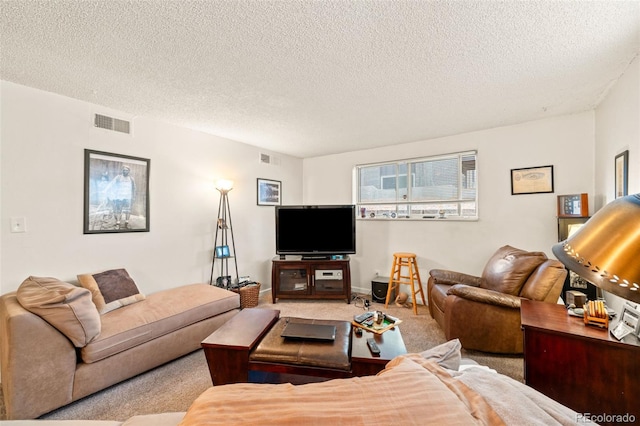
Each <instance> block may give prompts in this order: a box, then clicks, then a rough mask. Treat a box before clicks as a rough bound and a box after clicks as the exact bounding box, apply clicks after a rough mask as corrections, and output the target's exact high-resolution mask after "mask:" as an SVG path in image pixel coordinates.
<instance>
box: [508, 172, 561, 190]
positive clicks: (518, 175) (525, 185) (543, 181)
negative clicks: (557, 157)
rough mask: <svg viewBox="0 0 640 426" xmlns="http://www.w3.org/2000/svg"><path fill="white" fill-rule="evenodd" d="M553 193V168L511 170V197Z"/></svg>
mask: <svg viewBox="0 0 640 426" xmlns="http://www.w3.org/2000/svg"><path fill="white" fill-rule="evenodd" d="M547 192H553V166H541V167H526V168H523V169H511V195H519V194H539V193H547Z"/></svg>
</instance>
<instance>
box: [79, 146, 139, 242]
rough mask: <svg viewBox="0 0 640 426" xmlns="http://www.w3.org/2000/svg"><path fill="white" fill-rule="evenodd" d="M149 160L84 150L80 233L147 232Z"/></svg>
mask: <svg viewBox="0 0 640 426" xmlns="http://www.w3.org/2000/svg"><path fill="white" fill-rule="evenodd" d="M149 166H150V160H148V159H145V158H138V157H132V156H129V155H120V154H111V153H108V152H101V151H92V150H89V149H85V150H84V233H85V234H102V233H111V232H149Z"/></svg>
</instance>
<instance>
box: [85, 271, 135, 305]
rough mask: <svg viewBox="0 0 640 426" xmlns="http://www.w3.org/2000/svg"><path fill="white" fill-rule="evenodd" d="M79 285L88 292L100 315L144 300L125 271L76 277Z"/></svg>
mask: <svg viewBox="0 0 640 426" xmlns="http://www.w3.org/2000/svg"><path fill="white" fill-rule="evenodd" d="M78 282H79V283H80V285H81V286H82V287H84V288H86V289H88V290H89V291H91V296H92V298H93V303H95V305H96V307H97V308H98V312H100V314H106V313H107V312H111V311H113V310H115V309H118V308H121V307H123V306H127V305H130V304H132V303H136V302H139V301H141V300H144V298H145V296H144V294H142V293H140V291H139V290H138V287H137V286H136V283H135V282H134V281H133V279H132V278H131V277H130V276H129V273H128V272H127V271H126V270H125V269H110V270H108V271H104V272H99V273H96V274H82V275H78Z"/></svg>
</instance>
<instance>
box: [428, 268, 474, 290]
mask: <svg viewBox="0 0 640 426" xmlns="http://www.w3.org/2000/svg"><path fill="white" fill-rule="evenodd" d="M429 275H430V276H431V279H432V280H433V282H434V283H435V284H450V285H453V284H466V285H469V286H473V287H478V286H479V285H480V282H481V281H482V279H481V278H480V277H476V276H475V275H469V274H465V273H462V272H456V271H448V270H445V269H432V270H430V271H429Z"/></svg>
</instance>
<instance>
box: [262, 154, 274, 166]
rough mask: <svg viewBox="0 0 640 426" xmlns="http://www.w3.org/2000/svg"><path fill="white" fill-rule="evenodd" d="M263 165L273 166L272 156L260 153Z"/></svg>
mask: <svg viewBox="0 0 640 426" xmlns="http://www.w3.org/2000/svg"><path fill="white" fill-rule="evenodd" d="M260 163H261V164H271V156H270V155H269V154H263V153H260Z"/></svg>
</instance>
